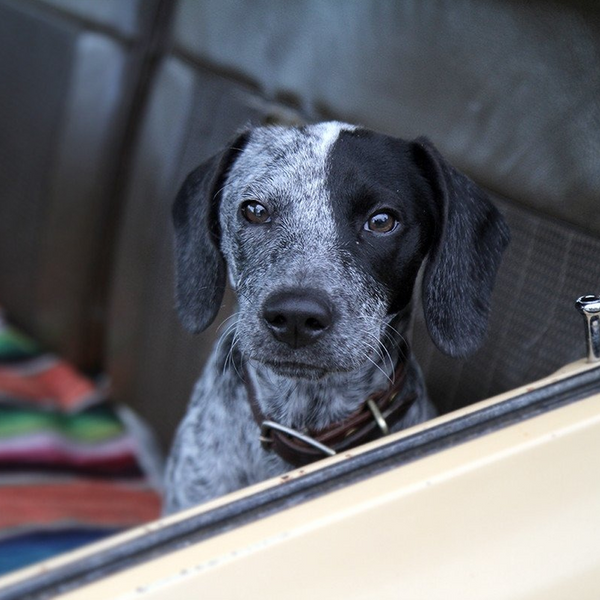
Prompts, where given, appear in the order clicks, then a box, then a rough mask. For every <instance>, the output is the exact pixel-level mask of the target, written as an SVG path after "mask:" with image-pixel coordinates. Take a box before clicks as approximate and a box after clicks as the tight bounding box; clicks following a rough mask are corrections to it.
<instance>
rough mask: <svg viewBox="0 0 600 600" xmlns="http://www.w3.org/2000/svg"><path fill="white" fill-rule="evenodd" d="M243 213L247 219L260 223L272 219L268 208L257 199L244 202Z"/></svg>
mask: <svg viewBox="0 0 600 600" xmlns="http://www.w3.org/2000/svg"><path fill="white" fill-rule="evenodd" d="M241 211H242V215H243V217H244V219H246V221H248V222H250V223H254V224H256V225H260V224H262V223H268V222H269V221H270V220H271V215H270V214H269V211H268V209H267V208H266V207H265V206H263V205H262V204H261V203H260V202H257V201H256V200H249V201H248V202H244V204H242V208H241Z"/></svg>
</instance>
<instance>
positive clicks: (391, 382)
mask: <svg viewBox="0 0 600 600" xmlns="http://www.w3.org/2000/svg"><path fill="white" fill-rule="evenodd" d="M365 356H366V357H367V360H368V361H370V362H372V363H373V364H374V365H375V366H376V367H377V368H378V369H379V370H380V371H381V372H382V373H383V376H384V377H385V378H386V379H387V380H388V381H389V382H390V385H394V382H393V380H392V379H391V378H390V377H389V376H388V374H387V373H386V372H385V371H384V370H383V369H382V368H381V367H380V366H379V365H378V364H377V363H376V362H375V361H374V360H373V359H372V358H371V357H370V356H369V355H368V354H365Z"/></svg>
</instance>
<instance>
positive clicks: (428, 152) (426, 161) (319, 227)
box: [173, 123, 509, 378]
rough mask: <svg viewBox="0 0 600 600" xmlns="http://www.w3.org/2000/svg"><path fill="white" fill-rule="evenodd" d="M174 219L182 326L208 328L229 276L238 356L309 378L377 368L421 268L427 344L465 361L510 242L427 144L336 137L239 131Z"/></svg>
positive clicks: (485, 204) (332, 131) (324, 130)
mask: <svg viewBox="0 0 600 600" xmlns="http://www.w3.org/2000/svg"><path fill="white" fill-rule="evenodd" d="M173 216H174V222H175V234H176V254H177V297H178V309H179V312H180V315H181V318H182V321H183V323H184V325H185V326H186V327H187V328H189V329H190V330H192V331H195V332H198V331H202V330H203V329H205V328H206V327H208V325H210V323H211V322H212V321H213V320H214V318H215V316H216V314H217V312H218V310H219V307H220V303H221V300H222V297H223V292H224V287H225V280H226V272H227V270H228V271H229V278H230V281H231V283H232V286H233V288H234V290H235V291H236V293H237V296H238V301H239V313H238V318H237V325H236V329H237V331H236V334H237V336H236V338H237V341H238V344H239V347H240V350H241V352H242V354H243V355H244V356H245V357H247V358H251V359H255V360H257V361H259V362H261V363H264V364H266V365H268V366H269V367H270V368H272V369H273V370H274V371H276V372H278V373H280V374H285V375H289V376H296V377H310V378H313V377H318V376H320V375H322V374H324V373H326V372H336V371H337V372H339V371H349V370H352V369H354V368H357V367H359V366H360V365H362V364H363V363H365V362H366V361H368V360H369V359H372V358H373V357H374V356H375V355H376V352H377V351H378V346H379V345H380V342H381V340H382V339H383V337H384V336H385V335H386V328H387V327H388V326H389V323H390V322H391V321H392V320H393V319H394V316H395V315H397V314H398V313H400V312H401V311H402V310H403V309H404V308H406V307H407V306H408V305H409V303H410V300H411V297H412V293H413V287H414V284H415V280H416V278H417V274H418V272H419V269H420V267H421V265H422V264H423V262H424V261H426V264H425V270H424V273H423V284H422V287H423V289H422V297H423V307H424V314H425V318H426V322H427V326H428V329H429V332H430V335H431V337H432V339H433V341H434V342H435V344H436V345H437V346H438V347H439V348H440V349H441V350H442V351H444V352H446V353H447V354H450V355H452V356H464V355H467V354H469V353H471V352H473V351H474V350H475V349H477V348H478V347H479V345H480V344H481V342H482V340H483V337H484V333H485V329H486V324H487V318H488V313H489V300H490V294H491V291H492V287H493V283H494V279H495V275H496V270H497V268H498V265H499V262H500V257H501V254H502V251H503V250H504V248H505V246H506V244H507V242H508V237H509V236H508V229H507V227H506V225H505V224H504V221H503V219H502V217H501V216H500V214H499V212H498V211H497V210H496V208H495V207H494V206H493V205H492V204H491V202H490V201H489V200H488V199H487V197H486V195H485V193H484V192H483V191H482V190H481V189H479V188H478V187H477V186H476V185H475V184H474V183H473V182H472V181H470V180H469V179H468V178H467V177H466V176H464V175H462V174H461V173H459V172H458V171H456V170H455V169H454V168H453V167H452V166H451V165H450V164H449V163H448V162H447V161H446V160H444V158H442V156H441V155H440V154H439V153H438V152H437V150H436V149H435V148H434V147H433V146H432V144H431V143H430V142H429V141H428V140H426V139H417V140H415V141H412V142H407V141H404V140H401V139H397V138H393V137H389V136H386V135H382V134H378V133H374V132H372V131H369V130H366V129H361V128H356V127H353V126H351V125H346V124H342V123H321V124H317V125H310V126H306V127H301V128H284V127H261V128H256V129H252V130H249V131H246V132H245V133H243V134H241V135H240V136H239V137H238V138H237V139H236V140H235V141H234V142H233V143H232V144H231V145H230V147H229V148H227V149H226V150H225V151H224V152H222V153H220V154H219V155H217V156H215V157H213V158H211V159H210V160H208V161H207V162H205V163H204V164H202V165H201V166H200V167H198V168H197V169H196V170H195V171H193V172H192V173H191V174H190V175H189V176H188V178H187V179H186V181H185V183H184V184H183V187H182V189H181V191H180V192H179V194H178V196H177V199H176V201H175V205H174V207H173Z"/></svg>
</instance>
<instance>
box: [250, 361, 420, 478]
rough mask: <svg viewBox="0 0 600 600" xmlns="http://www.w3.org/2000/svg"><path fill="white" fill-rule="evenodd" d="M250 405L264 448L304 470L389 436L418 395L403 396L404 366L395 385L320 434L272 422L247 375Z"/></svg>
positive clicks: (398, 372) (396, 373)
mask: <svg viewBox="0 0 600 600" xmlns="http://www.w3.org/2000/svg"><path fill="white" fill-rule="evenodd" d="M245 375H246V376H245V380H246V391H247V394H248V401H249V403H250V407H251V408H252V414H253V415H254V419H255V420H256V422H257V423H258V425H259V426H260V427H261V438H260V439H261V442H262V444H263V447H264V448H268V449H271V450H274V451H275V452H277V454H279V456H281V458H283V459H284V460H285V461H287V462H289V463H290V464H292V465H294V466H296V467H302V466H304V465H307V464H310V463H312V462H314V461H316V460H319V459H321V458H324V457H325V456H327V455H334V454H338V453H340V452H344V451H347V450H350V449H351V448H355V447H356V446H359V445H360V444H364V443H366V442H369V441H371V440H374V439H377V438H378V437H381V436H383V435H386V434H387V433H389V429H388V428H390V427H392V426H393V425H394V424H396V423H397V422H398V421H399V420H400V419H401V418H402V417H403V416H404V415H405V414H406V412H407V411H408V409H409V408H410V407H411V405H412V404H413V403H414V401H415V400H416V398H417V394H406V393H404V394H403V393H402V392H403V390H404V384H405V381H406V364H405V363H404V362H400V363H399V364H398V366H397V367H396V370H395V371H394V377H393V383H392V385H390V386H389V387H388V388H386V389H384V390H379V391H377V392H374V393H373V394H371V395H370V396H369V397H368V398H367V399H366V400H365V402H364V404H363V405H362V406H361V407H360V408H359V409H358V410H357V411H355V412H354V413H352V414H351V415H350V416H349V417H347V418H346V419H344V420H343V421H340V422H339V423H334V424H333V425H330V426H329V427H327V428H325V429H321V430H320V431H308V432H306V433H304V432H298V431H295V430H293V429H289V428H286V427H282V426H281V425H278V424H277V423H275V422H273V421H270V420H269V419H268V418H267V417H266V416H265V415H264V414H263V413H262V411H261V409H260V407H259V405H258V402H257V400H256V394H255V393H254V388H253V386H252V383H251V381H250V377H249V375H248V373H246V374H245Z"/></svg>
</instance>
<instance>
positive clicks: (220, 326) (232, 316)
mask: <svg viewBox="0 0 600 600" xmlns="http://www.w3.org/2000/svg"><path fill="white" fill-rule="evenodd" d="M237 318H238V314H237V313H233V314H232V315H229V316H228V317H226V318H225V319H223V320H222V321H221V322H220V323H219V326H218V327H217V329H216V331H217V333H218V332H219V331H220V329H221V328H222V327H223V326H224V325H225V323H227V321H231V319H237Z"/></svg>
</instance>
